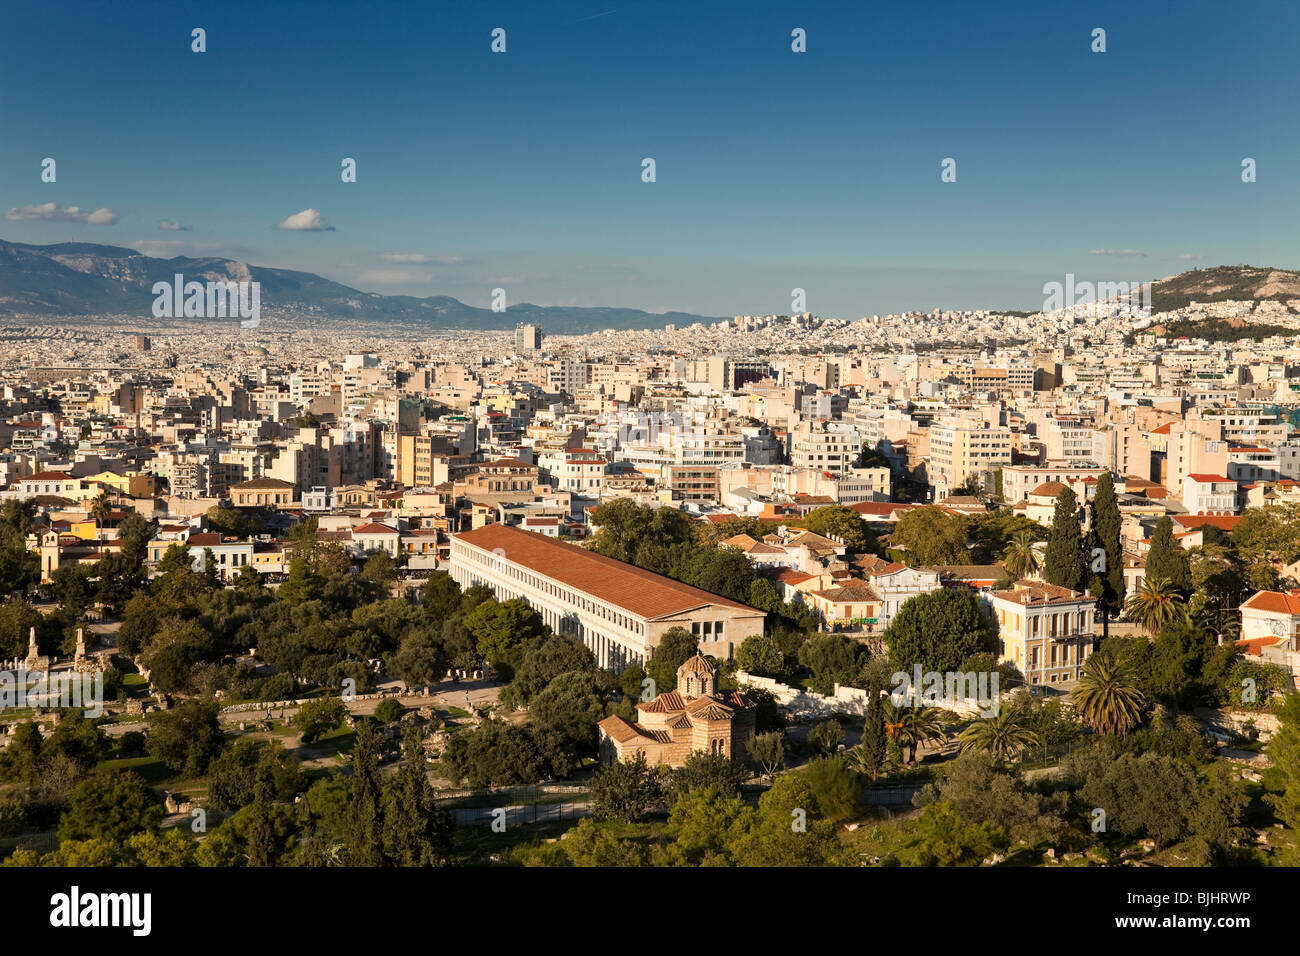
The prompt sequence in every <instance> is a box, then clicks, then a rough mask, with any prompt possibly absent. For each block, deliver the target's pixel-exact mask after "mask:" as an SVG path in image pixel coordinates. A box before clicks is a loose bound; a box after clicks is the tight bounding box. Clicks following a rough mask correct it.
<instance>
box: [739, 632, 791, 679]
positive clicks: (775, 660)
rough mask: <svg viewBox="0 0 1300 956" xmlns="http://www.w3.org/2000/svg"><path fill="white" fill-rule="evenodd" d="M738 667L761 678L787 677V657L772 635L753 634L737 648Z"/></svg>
mask: <svg viewBox="0 0 1300 956" xmlns="http://www.w3.org/2000/svg"><path fill="white" fill-rule="evenodd" d="M736 666H737V667H739V668H740V669H741V670H743V671H747V672H748V673H750V674H755V675H757V676H759V677H782V676H784V675H785V655H784V654H783V653H781V645H780V643H778V642H777V640H776V638H775V637H773V636H771V635H770V634H752V635H750V636H749V637H747V638H745V639H744V640H743V641H741V642H740V647H738V648H736Z"/></svg>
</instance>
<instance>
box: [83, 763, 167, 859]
mask: <svg viewBox="0 0 1300 956" xmlns="http://www.w3.org/2000/svg"><path fill="white" fill-rule="evenodd" d="M162 818H163V808H162V807H161V806H159V804H158V802H157V801H156V800H154V799H153V796H152V795H151V794H150V793H149V790H148V788H146V787H145V785H144V783H143V782H142V781H141V780H140V778H139V777H137V776H135V775H134V774H129V773H128V774H111V773H110V774H104V775H101V776H94V777H90V778H88V779H86V780H84V781H83V782H82V783H80V784H78V785H77V788H76V789H75V790H73V791H72V802H71V804H70V805H69V807H68V810H67V812H66V813H64V814H63V816H62V818H61V819H60V820H59V840H61V841H64V840H91V839H98V840H106V841H108V842H110V843H122V842H124V841H125V840H126V839H127V838H128V837H130V836H133V835H134V834H137V833H142V832H148V831H153V830H156V829H157V828H158V824H159V823H161V822H162Z"/></svg>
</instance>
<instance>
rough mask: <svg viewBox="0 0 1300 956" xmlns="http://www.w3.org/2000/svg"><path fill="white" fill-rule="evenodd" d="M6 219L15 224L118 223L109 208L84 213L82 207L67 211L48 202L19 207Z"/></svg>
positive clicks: (6, 214) (99, 224)
mask: <svg viewBox="0 0 1300 956" xmlns="http://www.w3.org/2000/svg"><path fill="white" fill-rule="evenodd" d="M5 218H6V219H8V220H10V221H14V222H23V221H40V222H82V223H85V224H86V225H88V226H111V225H114V224H115V223H116V222H117V213H115V212H114V211H113V210H111V209H108V208H104V209H96V210H94V211H93V212H89V211H83V210H82V209H81V207H80V206H68V207H67V208H66V209H65V208H64V207H62V206H60V205H58V204H57V203H52V202H46V203H41V204H40V205H39V206H17V207H15V208H13V209H10V210H9V211H8V212H7V213H5Z"/></svg>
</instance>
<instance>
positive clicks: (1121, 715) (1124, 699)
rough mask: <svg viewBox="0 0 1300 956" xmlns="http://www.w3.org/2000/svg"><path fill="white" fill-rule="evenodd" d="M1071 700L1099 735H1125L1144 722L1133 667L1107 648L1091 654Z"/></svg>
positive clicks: (1141, 699) (1080, 714)
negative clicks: (1117, 657)
mask: <svg viewBox="0 0 1300 956" xmlns="http://www.w3.org/2000/svg"><path fill="white" fill-rule="evenodd" d="M1070 699H1071V701H1072V702H1073V703H1074V706H1075V708H1076V709H1077V710H1078V712H1079V717H1080V718H1081V719H1082V720H1083V722H1084V723H1085V724H1087V725H1088V726H1089V727H1091V728H1092V729H1093V730H1094V731H1096V732H1097V733H1100V734H1121V735H1122V734H1126V733H1128V732H1129V731H1130V730H1132V729H1133V728H1135V727H1137V726H1138V724H1140V723H1141V722H1142V705H1143V703H1144V701H1143V698H1142V694H1141V692H1140V691H1139V690H1138V689H1137V685H1136V683H1135V681H1134V678H1133V672H1132V669H1131V667H1130V666H1129V665H1128V664H1127V663H1126V662H1124V661H1120V660H1117V659H1116V658H1115V657H1114V656H1113V655H1111V654H1110V653H1108V652H1106V651H1105V650H1104V649H1103V650H1101V651H1097V652H1096V653H1093V654H1090V655H1089V656H1088V660H1087V661H1086V662H1085V663H1084V665H1083V670H1082V671H1081V672H1080V673H1079V680H1078V682H1077V683H1076V684H1075V685H1074V688H1073V690H1071V691H1070Z"/></svg>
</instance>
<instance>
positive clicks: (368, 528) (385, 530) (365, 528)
mask: <svg viewBox="0 0 1300 956" xmlns="http://www.w3.org/2000/svg"><path fill="white" fill-rule="evenodd" d="M352 533H353V534H399V533H400V532H398V530H397V529H396V528H390V527H389V526H388V525H386V524H380V523H379V522H377V521H372V522H370V523H369V524H363V525H362V526H361V527H359V528H353V529H352Z"/></svg>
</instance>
